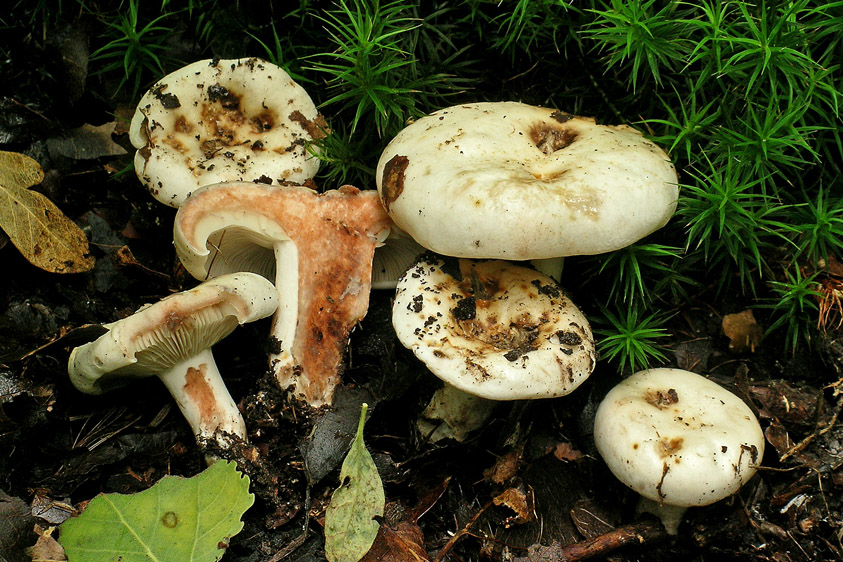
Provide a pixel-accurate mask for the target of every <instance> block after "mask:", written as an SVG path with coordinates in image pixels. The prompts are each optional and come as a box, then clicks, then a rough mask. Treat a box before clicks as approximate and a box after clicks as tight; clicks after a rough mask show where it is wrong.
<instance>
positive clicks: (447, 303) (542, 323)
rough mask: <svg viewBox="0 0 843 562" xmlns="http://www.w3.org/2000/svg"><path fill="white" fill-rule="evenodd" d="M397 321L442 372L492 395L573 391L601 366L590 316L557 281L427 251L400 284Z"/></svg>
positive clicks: (463, 386)
mask: <svg viewBox="0 0 843 562" xmlns="http://www.w3.org/2000/svg"><path fill="white" fill-rule="evenodd" d="M392 323H393V325H394V327H395V332H396V334H397V335H398V339H399V340H400V341H401V343H402V344H403V345H404V346H405V347H407V348H409V349H411V350H412V351H413V353H415V355H416V357H418V358H419V359H421V361H423V362H424V363H425V365H427V367H428V369H430V371H431V372H432V373H433V374H434V375H436V376H437V377H439V378H441V379H442V380H444V381H445V382H446V383H448V384H450V385H453V386H454V387H456V388H458V389H460V390H462V391H464V392H467V393H469V394H474V395H476V396H480V397H483V398H488V399H491V400H518V399H531V398H551V397H554V396H562V395H565V394H568V393H570V392H572V391H573V390H574V389H575V388H576V387H577V386H579V385H580V384H581V383H582V382H583V381H584V380H585V379H586V378H587V377H588V376H589V374H591V371H592V370H593V369H594V362H595V352H594V341H593V338H592V335H591V329H590V327H589V325H588V321H587V320H586V318H585V316H583V314H582V313H581V312H580V311H579V309H578V308H577V307H576V306H574V304H573V303H572V302H571V300H570V299H569V298H568V297H567V296H565V294H564V293H563V292H562V290H561V289H560V288H559V286H558V285H557V284H556V282H555V281H553V280H552V279H551V278H549V277H547V276H546V275H543V274H541V273H539V272H537V271H534V270H532V269H528V268H526V267H521V266H518V265H515V264H512V263H509V262H503V261H474V260H467V259H462V260H455V259H442V258H439V257H437V256H434V255H432V254H429V253H428V254H426V255H425V256H423V257H422V258H421V259H420V260H419V261H417V262H416V264H415V265H413V266H412V267H411V268H410V269H409V270H408V271H407V272H406V273H405V274H404V276H403V277H402V278H401V280H400V281H399V282H398V288H397V291H396V295H395V303H394V305H393V309H392Z"/></svg>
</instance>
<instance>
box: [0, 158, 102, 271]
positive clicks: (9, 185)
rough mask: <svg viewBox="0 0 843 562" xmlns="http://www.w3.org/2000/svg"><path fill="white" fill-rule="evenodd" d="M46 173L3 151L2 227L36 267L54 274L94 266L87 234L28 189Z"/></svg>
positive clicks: (29, 161)
mask: <svg viewBox="0 0 843 562" xmlns="http://www.w3.org/2000/svg"><path fill="white" fill-rule="evenodd" d="M43 178H44V171H43V170H42V169H41V166H40V165H39V164H38V162H36V161H35V160H33V159H32V158H30V157H28V156H25V155H23V154H19V153H16V152H4V151H0V227H2V228H3V230H4V231H5V232H6V234H7V235H8V236H9V239H10V240H11V241H12V243H13V244H14V245H15V247H16V248H17V249H18V250H19V251H20V253H21V254H23V256H24V257H25V258H26V259H27V260H28V261H29V262H30V263H31V264H33V265H35V266H36V267H40V268H41V269H44V270H46V271H50V272H53V273H79V272H82V271H88V270H90V269H91V268H92V267H93V266H94V258H93V257H92V256H90V255H89V253H88V239H87V238H86V237H85V233H84V232H82V230H81V229H80V228H79V227H78V226H76V223H74V222H73V221H72V220H70V219H69V218H67V217H66V216H65V215H64V214H62V212H61V211H60V210H59V208H58V207H56V205H55V204H54V203H53V202H52V201H50V200H49V199H47V197H45V196H44V195H43V194H41V193H38V192H36V191H30V190H29V189H28V188H29V187H31V186H33V185H36V184H38V183H40V182H41V180H42V179H43Z"/></svg>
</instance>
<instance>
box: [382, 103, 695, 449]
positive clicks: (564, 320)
mask: <svg viewBox="0 0 843 562" xmlns="http://www.w3.org/2000/svg"><path fill="white" fill-rule="evenodd" d="M375 178H376V181H377V187H378V192H379V193H380V196H381V201H382V202H383V206H384V208H385V209H386V211H387V213H388V214H389V216H390V218H391V219H392V220H393V221H394V222H395V224H396V226H397V227H398V228H399V229H401V231H403V232H406V233H407V234H408V235H409V236H411V237H412V238H413V239H414V240H415V241H416V242H417V243H418V244H419V245H420V246H421V247H423V248H425V249H427V250H429V251H431V252H435V253H436V255H438V256H449V257H451V258H461V259H459V260H450V261H449V260H445V261H442V259H441V258H438V257H436V255H433V257H430V258H428V257H425V258H422V259H421V260H420V261H419V262H417V263H416V264H415V265H413V266H412V267H411V268H410V269H409V270H407V272H406V273H405V274H404V276H403V277H402V278H401V279H400V281H399V282H398V285H397V293H396V300H395V305H394V308H393V323H394V325H395V328H396V332H397V334H398V337H399V339H400V340H401V342H402V343H403V344H404V345H405V346H407V347H409V348H410V349H412V350H413V351H414V353H415V354H416V355H417V356H418V357H419V358H420V359H421V360H422V361H423V362H424V363H425V364H426V365H427V366H428V368H429V369H430V370H431V372H433V373H434V374H436V375H437V376H439V377H440V378H442V379H443V380H444V381H445V384H446V385H453V386H454V387H456V389H458V390H461V391H463V392H467V393H470V394H473V395H475V396H478V397H481V398H484V399H491V400H521V399H529V398H543V397H554V396H562V395H565V394H568V393H570V392H572V391H573V390H574V389H575V388H576V387H577V386H578V385H579V384H580V383H581V382H582V381H583V380H585V378H586V377H588V376H589V374H590V373H591V371H592V369H593V368H594V363H595V351H594V339H593V336H592V333H591V329H590V327H589V324H588V321H587V320H586V318H585V317H584V315H583V314H582V313H581V312H580V311H579V310H578V309H577V308H576V306H575V305H574V304H573V303H572V302H571V301H570V299H568V297H567V296H565V294H564V292H563V291H562V289H561V288H560V287H559V285H558V284H557V283H556V281H559V280H560V278H561V273H560V269H561V266H560V263H559V260H561V259H562V258H564V257H565V256H573V255H584V254H598V253H604V252H609V251H612V250H617V249H620V248H623V247H625V246H627V245H629V244H632V243H633V242H635V241H637V240H639V239H640V238H642V237H644V236H646V235H648V234H650V233H652V232H653V231H655V230H657V229H658V228H661V227H662V226H664V225H665V224H666V223H667V221H668V220H669V219H670V217H671V216H672V215H673V212H674V210H675V208H676V203H677V198H678V188H677V178H676V171H675V169H674V167H673V165H672V164H671V162H670V159H669V158H668V156H667V154H665V153H664V151H662V150H661V149H660V148H659V147H657V146H656V145H655V144H653V143H652V142H651V141H649V140H647V139H646V138H644V137H643V135H641V134H640V133H639V132H638V131H636V130H634V129H632V128H630V127H627V126H617V127H613V126H605V125H598V124H596V123H595V122H594V120H592V119H587V118H583V117H576V116H573V115H569V114H567V113H563V112H560V111H557V110H553V109H546V108H541V107H534V106H530V105H526V104H522V103H516V102H487V103H474V104H466V105H459V106H455V107H449V108H446V109H442V110H440V111H437V112H435V113H432V114H431V115H428V116H426V117H422V118H421V119H418V120H417V121H415V122H413V123H412V124H410V125H408V126H407V127H405V128H404V129H403V130H402V131H401V132H399V133H398V135H397V136H396V137H395V138H394V139H393V140H392V141H391V142H390V143H389V144H388V145H387V147H386V149H385V150H384V152H383V153H382V155H381V157H380V160H379V161H378V166H377V171H376V176H375ZM479 260H491V261H479ZM504 260H508V261H504ZM512 261H518V262H521V261H530V262H532V266H533V268H535V269H538V270H539V271H541V272H543V273H545V274H547V275H549V277H548V276H547V275H543V274H541V273H539V272H537V271H536V270H535V269H532V268H529V267H523V266H514V265H513V264H512ZM449 263H450V265H448V264H449ZM446 388H447V387H446ZM444 396H448V397H449V400H450V399H457V398H456V397H458V396H459V395H458V393H457V392H455V391H454V390H453V389H449V388H448V389H447V392H445V393H437V395H435V396H434V399H433V400H432V401H431V403H430V405H429V407H428V410H427V411H426V414H425V415H426V416H427V417H429V418H434V419H438V420H441V421H442V422H443V424H445V425H450V426H453V427H450V428H448V430H447V431H446V432H444V433H442V434H441V435H443V436H456V435H462V434H464V428H462V427H457V426H458V425H459V424H461V423H463V422H462V420H461V419H459V417H458V416H455V415H451V414H450V412H459V411H460V407H453V406H447V405H445V402H446V401H445V400H444ZM460 400H464V399H463V398H460ZM474 402H476V400H474ZM474 423H475V424H477V423H482V422H477V421H475V422H474ZM431 438H433V439H435V438H436V434H433V435H431Z"/></svg>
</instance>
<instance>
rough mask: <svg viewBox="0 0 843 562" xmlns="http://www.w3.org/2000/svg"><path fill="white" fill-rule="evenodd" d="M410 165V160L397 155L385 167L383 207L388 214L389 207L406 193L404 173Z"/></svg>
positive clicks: (382, 193)
mask: <svg viewBox="0 0 843 562" xmlns="http://www.w3.org/2000/svg"><path fill="white" fill-rule="evenodd" d="M409 164H410V159H409V158H407V157H406V156H401V155H400V154H396V155H395V156H393V157H392V158H390V159H389V162H387V163H386V165H385V166H384V167H383V177H382V178H381V189H382V192H381V201H383V206H384V208H385V209H386V211H387V212H389V206H390V205H392V202H393V201H395V200H396V199H398V196H399V195H401V193H402V192H403V191H404V171H405V170H406V169H407V166H409Z"/></svg>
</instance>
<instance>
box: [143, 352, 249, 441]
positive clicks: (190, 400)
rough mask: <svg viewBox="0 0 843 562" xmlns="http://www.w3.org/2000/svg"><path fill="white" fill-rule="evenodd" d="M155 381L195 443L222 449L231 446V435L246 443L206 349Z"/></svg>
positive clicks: (243, 428) (242, 427)
mask: <svg viewBox="0 0 843 562" xmlns="http://www.w3.org/2000/svg"><path fill="white" fill-rule="evenodd" d="M158 378H160V379H161V381H162V382H163V383H164V385H165V386H166V387H167V389H168V390H169V391H170V394H172V395H173V398H174V399H175V400H176V403H177V404H178V405H179V409H180V410H181V413H182V414H183V415H184V417H185V419H187V423H189V424H190V427H191V429H193V433H194V435H196V439H197V441H199V442H201V441H202V440H206V439H211V438H214V439H216V440H217V442H218V443H219V444H220V446H221V447H225V448H228V447H230V446H231V444H232V442H233V440H232V438H231V437H232V436H233V435H236V436H237V437H239V438H240V439H242V440H243V441H246V439H247V437H246V423H245V422H244V421H243V416H242V415H241V414H240V410H238V409H237V404H235V403H234V400H233V399H232V398H231V394H229V393H228V389H227V388H226V386H225V383H224V382H223V380H222V376H220V372H219V369H218V368H217V363H216V361H214V355H213V353H212V352H211V350H210V349H206V350H204V351H202V352H200V353H199V354H197V355H194V356H193V357H191V358H189V359H187V360H185V361H182V362H180V363H177V364H176V365H174V366H173V367H171V368H170V369H168V370H166V371H164V372H163V373H161V374H160V375H158Z"/></svg>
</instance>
